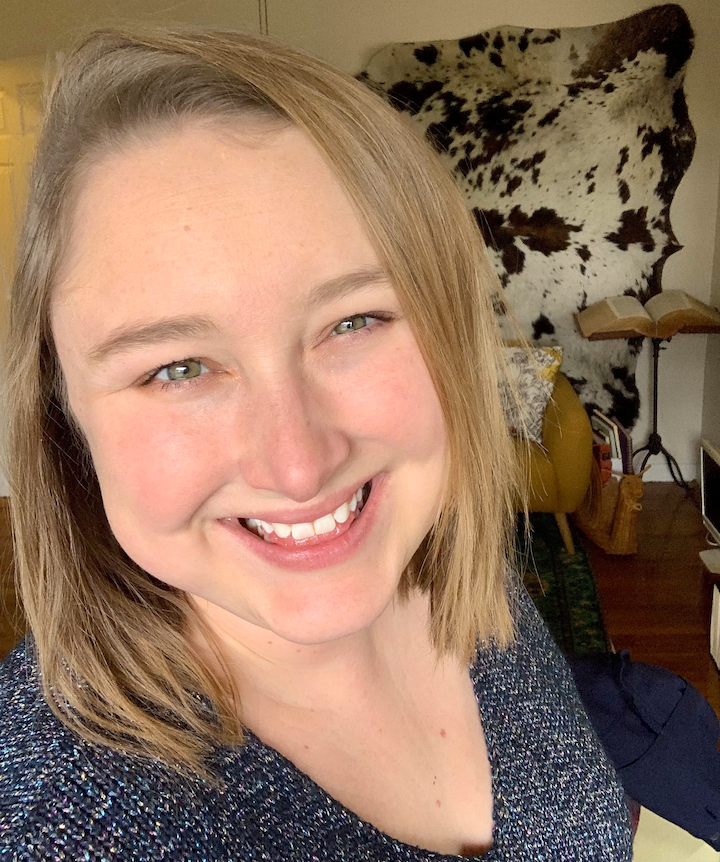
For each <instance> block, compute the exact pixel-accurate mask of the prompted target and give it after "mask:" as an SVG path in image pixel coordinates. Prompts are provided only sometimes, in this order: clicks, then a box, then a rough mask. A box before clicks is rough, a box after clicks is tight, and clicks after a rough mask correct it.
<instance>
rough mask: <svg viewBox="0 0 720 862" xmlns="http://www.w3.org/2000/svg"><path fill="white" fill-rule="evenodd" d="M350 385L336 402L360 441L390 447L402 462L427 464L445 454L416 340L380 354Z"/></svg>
mask: <svg viewBox="0 0 720 862" xmlns="http://www.w3.org/2000/svg"><path fill="white" fill-rule="evenodd" d="M347 382H348V381H346V383H347ZM349 383H350V385H348V386H346V387H345V388H346V391H345V393H344V396H343V395H341V394H338V400H341V399H342V400H343V403H344V404H345V405H346V411H347V416H348V417H350V416H352V418H348V419H347V422H348V424H350V423H352V424H350V427H354V430H355V433H356V434H357V435H358V436H359V437H367V438H368V439H373V440H378V441H382V442H385V443H388V444H390V445H391V446H394V447H397V449H398V452H399V453H402V455H403V456H406V457H407V456H410V457H416V458H418V459H427V458H429V457H432V456H433V455H437V454H439V452H441V451H442V452H444V449H445V447H446V444H447V432H446V429H445V420H444V417H443V414H442V408H441V406H440V402H439V400H438V397H437V393H436V392H435V387H434V385H433V382H432V379H431V377H430V374H429V372H428V370H427V368H426V367H425V363H424V360H423V358H422V355H421V354H420V351H419V350H418V348H417V346H416V344H415V342H414V340H412V339H408V341H407V342H405V343H401V344H399V345H397V346H394V347H393V348H392V349H391V350H389V351H383V352H382V355H380V356H378V358H377V359H374V360H373V361H372V363H370V364H369V365H365V366H363V368H362V369H361V370H360V371H359V373H358V374H357V375H354V376H353V379H352V380H351V381H349ZM348 396H351V397H348Z"/></svg>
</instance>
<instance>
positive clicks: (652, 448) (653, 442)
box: [632, 338, 690, 491]
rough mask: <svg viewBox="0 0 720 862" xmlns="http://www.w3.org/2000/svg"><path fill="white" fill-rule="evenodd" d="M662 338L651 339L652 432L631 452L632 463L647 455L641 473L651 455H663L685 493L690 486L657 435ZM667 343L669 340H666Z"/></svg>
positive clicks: (672, 474)
mask: <svg viewBox="0 0 720 862" xmlns="http://www.w3.org/2000/svg"><path fill="white" fill-rule="evenodd" d="M664 340H665V339H664V338H653V339H651V341H652V344H653V414H652V415H653V424H652V431H651V432H650V436H649V437H648V441H647V443H646V444H645V445H644V446H641V447H640V448H639V449H636V450H635V451H634V452H633V456H632V457H633V461H634V460H635V456H636V455H639V454H640V452H646V453H647V454H646V455H645V457H644V458H643V462H642V465H641V467H640V471H639V472H642V471H643V470H644V469H645V465H646V464H647V462H648V461H649V460H650V458H651V457H652V456H653V455H664V456H665V460H666V461H667V465H668V470H669V471H670V475H671V476H672V479H673V482H675V484H676V485H680V487H681V488H684V489H685V490H686V491H687V490H689V488H690V486H689V485H688V483H687V482H686V481H685V479H683V474H682V472H681V471H680V466H679V464H678V462H677V461H676V460H675V458H674V457H673V456H672V455H671V454H670V453H669V452H668V450H667V449H666V448H665V447H664V446H663V444H662V439H661V437H660V435H659V434H658V359H659V358H660V351H661V350H665V348H664V347H661V346H660V345H661V343H662V342H663V341H664ZM667 340H668V341H669V340H670V339H667Z"/></svg>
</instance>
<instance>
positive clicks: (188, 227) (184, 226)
mask: <svg viewBox="0 0 720 862" xmlns="http://www.w3.org/2000/svg"><path fill="white" fill-rule="evenodd" d="M183 230H186V231H189V230H192V228H191V227H190V225H189V224H186V225H183Z"/></svg>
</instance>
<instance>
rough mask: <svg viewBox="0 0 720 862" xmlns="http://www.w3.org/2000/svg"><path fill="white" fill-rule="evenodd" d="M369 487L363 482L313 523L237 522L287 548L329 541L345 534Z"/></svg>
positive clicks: (241, 519)
mask: <svg viewBox="0 0 720 862" xmlns="http://www.w3.org/2000/svg"><path fill="white" fill-rule="evenodd" d="M371 488H372V481H370V482H366V483H365V485H363V486H362V487H361V488H359V489H358V491H357V492H356V493H355V494H353V495H352V497H351V498H350V500H349V501H347V502H345V503H343V504H342V505H341V506H339V507H338V508H337V509H336V510H335V511H334V512H332V513H330V514H328V515H324V516H322V517H320V518H318V519H317V520H315V521H314V522H306V523H301V524H292V525H288V524H274V523H268V522H267V521H258V520H255V519H252V518H240V519H239V521H240V524H241V525H242V526H243V527H245V529H247V530H248V531H249V532H251V533H253V534H254V535H256V536H259V537H260V538H261V539H263V541H265V542H268V543H270V544H274V545H282V546H283V547H286V548H293V547H300V546H303V547H305V546H307V545H316V544H319V543H321V542H325V541H330V540H332V539H335V538H337V537H338V536H341V535H343V533H346V532H347V531H348V530H349V529H350V527H351V526H352V524H353V523H354V521H355V520H356V519H357V518H358V516H359V515H360V512H362V510H363V508H364V506H365V504H366V502H367V499H368V497H369V495H370V490H371Z"/></svg>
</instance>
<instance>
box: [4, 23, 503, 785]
mask: <svg viewBox="0 0 720 862" xmlns="http://www.w3.org/2000/svg"><path fill="white" fill-rule="evenodd" d="M248 115H256V116H257V117H259V118H267V119H269V120H270V119H272V120H275V121H279V122H281V123H291V124H294V125H295V126H296V127H298V128H300V129H301V130H303V131H304V132H305V133H306V134H307V135H308V136H309V138H310V139H311V140H312V141H313V143H314V144H315V146H316V147H317V148H318V150H319V151H320V152H321V153H322V155H323V156H324V157H325V159H326V161H327V162H328V164H329V165H330V166H331V168H332V170H333V171H334V172H335V174H336V175H337V177H338V178H339V180H340V182H341V183H342V184H343V186H344V188H345V190H346V192H347V194H348V195H349V196H350V198H351V200H352V201H353V203H354V204H355V206H356V207H357V211H358V212H359V214H360V217H361V219H362V221H363V223H364V226H365V228H366V230H367V233H368V236H369V237H370V239H371V241H372V243H373V245H374V247H375V249H376V251H377V253H378V255H379V257H380V261H381V263H382V265H383V266H384V267H385V269H386V271H387V272H388V274H389V277H390V279H391V282H392V284H393V285H394V287H395V289H396V292H397V294H398V297H399V299H400V302H401V304H402V306H403V308H404V312H405V313H406V315H407V318H408V320H409V321H410V324H411V326H412V327H413V330H414V333H415V336H416V339H417V343H418V345H419V348H420V350H421V351H422V354H423V357H424V359H425V362H426V364H427V367H428V369H429V372H430V374H431V376H432V379H433V382H434V385H435V388H436V390H437V394H438V397H439V400H440V403H441V405H442V410H443V413H444V417H445V422H446V426H447V433H448V437H449V448H450V471H449V479H448V485H447V488H446V497H445V500H444V505H443V507H442V512H441V514H440V517H439V519H438V522H437V523H436V524H435V526H434V527H433V529H432V530H431V532H430V533H429V534H428V536H427V537H426V538H425V540H424V541H423V542H422V544H421V546H420V547H419V548H418V550H417V552H416V554H415V555H414V557H413V559H412V561H411V563H410V564H409V565H408V567H407V569H406V571H405V572H404V573H403V575H402V580H401V593H402V594H407V593H408V591H409V590H411V589H412V588H415V587H419V588H420V589H421V590H423V591H427V592H428V593H429V595H430V599H431V635H432V640H433V643H434V645H435V647H436V648H437V651H438V653H439V654H444V653H453V654H456V655H459V656H462V657H463V658H464V659H468V658H469V657H470V656H471V654H472V653H473V650H474V649H475V647H476V644H477V641H478V639H481V640H488V639H494V640H495V641H496V642H497V643H499V644H500V645H504V644H507V643H509V642H510V641H511V640H512V636H513V624H512V615H511V612H510V609H509V607H508V598H507V593H506V583H505V582H506V571H507V566H508V562H509V560H510V557H511V554H512V548H513V535H514V530H513V522H514V513H515V506H516V503H517V500H518V494H517V476H516V464H517V459H516V456H515V453H514V450H513V446H512V443H511V440H510V438H509V436H508V432H507V430H506V427H505V423H504V421H503V415H502V409H501V406H500V402H499V398H498V384H499V380H500V378H501V376H502V368H503V363H502V358H501V349H500V341H499V335H498V332H497V327H496V323H495V318H494V314H493V309H492V301H491V298H492V294H493V292H494V291H495V290H496V280H495V276H494V274H493V273H492V270H491V268H490V264H489V262H488V259H487V256H486V254H485V250H484V246H483V242H482V239H481V236H480V233H479V231H478V229H477V227H476V225H475V223H474V221H473V219H472V217H471V216H470V215H469V213H468V211H467V208H466V206H465V203H464V201H463V199H462V198H461V195H460V194H459V192H458V191H457V190H456V188H455V186H454V183H453V181H452V179H451V177H450V176H449V175H448V173H447V172H446V170H445V168H443V167H442V166H441V164H440V161H439V160H438V158H437V156H436V155H435V154H434V153H433V152H432V150H431V149H430V147H429V146H428V145H427V144H426V143H425V142H424V141H423V140H422V139H421V138H420V137H419V136H418V135H417V134H416V133H415V132H414V131H413V130H411V129H410V128H409V126H408V125H407V123H406V121H405V120H404V119H403V118H402V117H401V116H399V115H398V114H397V113H395V112H394V111H393V110H392V109H391V108H390V107H389V106H388V105H387V104H385V103H384V102H383V101H382V100H381V99H380V98H379V97H378V96H376V95H375V94H373V93H371V92H370V90H369V89H368V88H367V87H365V86H364V85H363V84H361V83H359V82H358V81H356V80H354V79H352V78H350V77H349V76H347V75H345V74H343V73H341V72H338V71H336V70H334V69H332V68H330V67H329V66H327V65H326V64H324V63H323V62H321V61H320V60H317V59H315V58H313V57H311V56H309V55H307V54H305V53H303V52H301V51H299V50H296V49H294V48H291V47H288V46H285V45H282V44H278V43H276V42H274V41H271V40H269V39H265V38H261V37H257V36H250V35H244V34H239V33H231V32H202V33H201V32H162V33H159V32H145V33H136V34H133V33H126V32H120V31H110V30H108V31H98V32H96V33H93V34H91V35H90V36H89V37H87V38H86V39H85V40H84V41H83V42H82V43H81V44H80V45H79V46H78V48H77V49H76V50H75V51H74V52H73V53H72V54H71V55H70V56H69V57H68V58H67V59H66V60H65V61H64V63H63V65H62V68H61V70H60V72H59V75H58V76H57V79H56V81H55V83H54V86H53V89H52V92H51V94H50V97H49V104H48V108H47V113H46V116H45V120H44V124H43V130H42V134H41V138H40V142H39V146H38V153H37V158H36V163H35V168H34V172H33V175H32V181H31V189H30V196H29V203H28V208H27V213H26V222H25V227H24V231H23V234H22V237H21V241H20V246H19V251H18V267H17V272H16V277H15V281H14V286H13V294H12V308H11V320H10V333H9V341H8V351H7V359H6V366H5V370H6V375H7V378H6V379H7V391H6V404H7V421H8V438H7V445H8V451H7V456H8V457H7V465H8V474H9V482H10V487H11V495H12V519H13V529H14V535H15V552H16V560H17V571H18V577H19V584H20V591H21V595H22V600H23V603H24V608H25V612H26V616H27V620H28V622H29V625H30V628H31V630H32V633H33V639H34V645H35V650H36V653H37V657H38V661H39V668H40V671H41V675H42V684H43V687H44V693H45V696H46V698H47V699H48V701H49V703H50V704H51V706H52V708H53V709H54V711H55V712H56V714H57V715H58V716H59V717H60V718H61V719H62V720H63V721H64V722H65V723H66V724H68V725H70V726H71V727H73V728H75V729H76V730H77V731H78V732H80V733H81V734H82V735H83V736H84V737H86V738H88V739H91V740H94V741H98V742H101V743H105V744H109V745H111V746H113V747H115V748H117V749H120V750H123V751H127V752H132V753H135V754H147V755H150V756H155V757H160V758H161V759H164V760H165V761H167V762H170V763H173V764H175V765H176V766H178V767H180V768H182V767H183V766H185V767H191V768H194V769H198V770H202V768H203V767H202V763H203V759H204V756H205V755H206V754H207V753H208V752H209V751H210V750H211V748H212V747H213V746H215V745H217V744H218V743H223V742H225V743H228V742H230V743H232V742H234V743H238V742H241V741H242V727H241V723H240V717H239V716H240V710H239V706H240V704H239V700H238V697H237V692H236V691H235V690H234V688H233V686H232V684H231V681H230V678H229V674H227V673H223V672H221V671H220V672H219V671H217V670H216V669H215V670H214V669H213V667H215V668H216V667H217V666H218V665H217V663H213V667H211V666H210V664H209V663H208V662H207V661H206V660H204V659H203V658H202V657H200V656H199V655H198V653H197V652H195V651H193V649H192V646H191V644H190V642H189V639H188V638H187V637H186V632H187V631H188V626H189V625H190V624H191V623H192V624H194V625H197V624H198V617H197V614H196V612H195V610H194V607H193V605H192V604H191V603H190V601H189V600H188V599H187V598H186V597H185V595H184V594H183V593H182V592H181V591H179V590H177V589H175V588H173V587H171V586H168V585H166V584H164V583H161V582H160V581H157V580H156V579H154V578H153V577H151V576H149V575H148V574H147V573H146V572H144V571H143V570H142V569H140V567H139V566H137V565H136V564H135V563H134V562H133V561H132V560H130V559H129V558H128V556H127V555H126V554H125V553H124V551H123V550H122V548H121V547H120V546H119V544H118V542H117V541H116V540H115V538H114V536H113V534H112V532H111V531H110V528H109V526H108V523H107V520H106V518H105V514H104V511H103V507H102V501H101V496H100V489H99V487H98V482H97V478H96V476H95V473H94V470H93V466H92V463H91V459H90V457H89V455H88V450H87V447H86V445H85V442H84V440H83V437H82V433H81V432H80V429H78V428H77V427H76V425H75V424H74V422H73V420H72V417H71V415H70V412H69V409H68V406H67V403H66V400H65V395H64V391H65V390H64V383H63V377H62V370H61V368H60V367H59V363H58V359H57V355H56V351H55V348H54V346H53V339H52V333H51V329H50V321H49V305H50V296H51V291H52V290H53V286H54V283H55V281H56V279H57V273H58V269H59V267H60V265H61V264H62V252H63V247H64V245H65V243H66V241H67V237H68V233H69V230H70V226H71V222H72V216H73V205H74V199H75V197H76V195H77V192H78V189H80V188H81V187H82V177H83V168H84V167H85V166H87V165H88V164H90V163H92V162H93V161H94V160H97V159H98V158H100V157H101V156H102V155H103V153H106V152H107V151H108V149H110V148H113V147H115V146H121V145H122V143H123V142H124V141H125V140H126V139H127V138H128V137H129V136H132V135H137V134H141V135H143V134H150V135H151V134H152V133H153V132H154V131H155V130H156V129H158V128H159V129H165V128H171V129H172V128H173V127H175V126H176V125H178V124H182V123H186V122H192V121H203V120H205V119H207V120H209V121H215V120H223V119H237V118H241V117H245V116H248ZM208 643H209V644H210V645H211V646H212V638H211V637H210V636H209V635H208ZM216 655H217V656H218V657H219V651H218V650H216ZM220 667H222V663H220Z"/></svg>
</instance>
